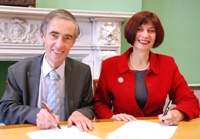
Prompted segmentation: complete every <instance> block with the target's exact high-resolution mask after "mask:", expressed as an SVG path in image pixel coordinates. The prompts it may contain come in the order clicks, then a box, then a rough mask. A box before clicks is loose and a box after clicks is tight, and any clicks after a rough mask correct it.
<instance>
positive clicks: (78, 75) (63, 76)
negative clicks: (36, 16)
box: [0, 10, 94, 131]
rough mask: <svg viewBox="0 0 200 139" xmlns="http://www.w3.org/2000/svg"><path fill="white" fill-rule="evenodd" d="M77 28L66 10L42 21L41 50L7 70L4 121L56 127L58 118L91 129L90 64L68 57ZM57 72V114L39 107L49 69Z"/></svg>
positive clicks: (0, 108)
mask: <svg viewBox="0 0 200 139" xmlns="http://www.w3.org/2000/svg"><path fill="white" fill-rule="evenodd" d="M79 33H80V31H79V27H78V24H77V22H76V19H75V17H74V16H73V15H72V14H71V13H70V12H68V11H66V10H54V11H52V12H50V13H49V14H48V15H47V16H46V17H45V18H44V20H43V22H42V25H41V28H40V35H41V39H42V42H43V44H44V47H45V53H44V54H43V55H40V56H38V57H32V58H26V59H24V60H21V61H19V62H17V63H16V64H14V65H12V66H10V67H9V69H8V75H7V81H8V87H7V88H6V90H5V93H4V95H3V97H2V99H1V101H0V116H1V118H2V121H3V123H5V124H22V123H33V124H36V125H37V126H38V127H39V128H42V129H48V128H51V127H56V126H57V123H58V122H59V121H65V120H67V121H68V127H71V126H72V125H73V124H75V125H76V126H77V127H78V128H79V129H80V130H81V131H88V130H92V129H93V128H94V127H93V124H92V122H91V121H90V119H93V118H94V112H93V90H92V77H91V70H90V67H89V66H88V65H86V64H84V63H81V62H79V61H76V60H73V59H71V58H69V57H67V56H68V54H69V51H70V49H71V48H72V47H73V45H74V43H75V40H76V38H77V37H78V35H79ZM51 70H55V71H56V72H57V73H58V74H59V90H60V94H59V96H60V100H61V103H60V104H61V105H60V107H59V108H60V114H59V115H56V114H54V113H53V116H52V115H51V114H50V113H49V112H48V111H47V110H46V109H44V108H43V106H42V101H44V102H46V101H47V96H48V85H49V80H50V77H49V72H50V71H51Z"/></svg>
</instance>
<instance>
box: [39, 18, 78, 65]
mask: <svg viewBox="0 0 200 139" xmlns="http://www.w3.org/2000/svg"><path fill="white" fill-rule="evenodd" d="M74 34H75V23H74V22H72V21H70V20H67V19H63V18H59V17H54V18H53V19H52V20H51V21H50V22H49V24H48V26H47V29H46V34H45V35H43V34H41V38H42V42H43V44H44V47H45V50H46V57H45V58H46V60H47V62H48V63H49V65H50V66H51V67H52V68H54V69H56V68H58V67H59V66H60V65H61V64H62V63H63V62H64V60H65V58H66V57H67V56H68V54H69V51H70V49H71V48H72V46H73V45H74V43H75V37H74Z"/></svg>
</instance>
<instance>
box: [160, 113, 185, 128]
mask: <svg viewBox="0 0 200 139" xmlns="http://www.w3.org/2000/svg"><path fill="white" fill-rule="evenodd" d="M185 117H186V115H185V114H184V113H183V112H181V111H178V110H170V111H169V112H168V113H167V115H165V116H163V114H160V115H158V118H159V120H160V122H162V121H164V122H163V124H165V125H178V123H179V122H180V121H181V120H183V119H184V118H185Z"/></svg>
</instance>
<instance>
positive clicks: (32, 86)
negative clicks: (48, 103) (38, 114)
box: [27, 55, 44, 107]
mask: <svg viewBox="0 0 200 139" xmlns="http://www.w3.org/2000/svg"><path fill="white" fill-rule="evenodd" d="M43 56H44V55H41V56H39V57H37V58H36V59H35V61H34V62H33V63H32V65H31V68H30V70H29V71H27V77H28V79H27V86H28V88H27V90H29V92H28V94H29V98H30V100H29V101H30V106H35V107H37V100H38V94H39V84H40V74H41V64H42V59H43Z"/></svg>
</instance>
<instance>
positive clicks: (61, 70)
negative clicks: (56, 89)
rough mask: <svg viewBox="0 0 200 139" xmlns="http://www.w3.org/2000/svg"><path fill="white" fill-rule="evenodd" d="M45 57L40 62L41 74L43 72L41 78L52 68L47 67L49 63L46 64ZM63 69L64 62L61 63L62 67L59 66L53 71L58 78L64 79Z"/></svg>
mask: <svg viewBox="0 0 200 139" xmlns="http://www.w3.org/2000/svg"><path fill="white" fill-rule="evenodd" d="M45 56H46V55H44V57H43V61H42V72H43V77H46V76H47V75H48V74H49V72H50V71H52V70H53V69H52V67H51V66H50V65H49V63H48V62H47V60H46V58H45ZM64 68H65V61H64V62H63V63H62V65H60V66H59V67H58V68H57V69H56V70H55V71H56V72H57V73H58V74H59V76H60V78H61V79H63V78H64V71H65V70H64Z"/></svg>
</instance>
